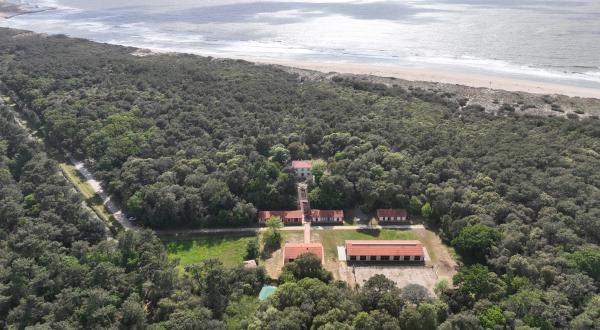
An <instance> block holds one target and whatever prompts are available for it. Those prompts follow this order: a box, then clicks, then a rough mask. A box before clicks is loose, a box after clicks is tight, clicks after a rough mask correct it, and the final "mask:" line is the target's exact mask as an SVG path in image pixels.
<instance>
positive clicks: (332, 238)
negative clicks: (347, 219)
mask: <svg viewBox="0 0 600 330" xmlns="http://www.w3.org/2000/svg"><path fill="white" fill-rule="evenodd" d="M283 239H284V241H285V240H289V241H292V240H296V241H299V240H301V239H302V234H301V233H299V232H284V233H283ZM359 239H360V240H373V239H382V240H384V239H407V240H416V239H418V237H417V234H416V233H415V232H413V231H411V230H397V229H381V230H378V229H374V230H371V229H369V230H362V229H361V230H313V231H312V232H311V241H313V242H321V244H323V249H324V250H325V256H326V258H328V259H332V260H337V247H338V246H340V245H344V241H345V240H359Z"/></svg>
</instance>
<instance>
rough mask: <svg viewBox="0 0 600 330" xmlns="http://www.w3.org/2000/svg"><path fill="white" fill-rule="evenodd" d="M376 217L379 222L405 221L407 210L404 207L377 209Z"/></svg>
mask: <svg viewBox="0 0 600 330" xmlns="http://www.w3.org/2000/svg"><path fill="white" fill-rule="evenodd" d="M377 219H378V220H379V221H380V222H392V221H407V220H408V212H407V211H406V210H405V209H378V210H377Z"/></svg>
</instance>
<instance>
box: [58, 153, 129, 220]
mask: <svg viewBox="0 0 600 330" xmlns="http://www.w3.org/2000/svg"><path fill="white" fill-rule="evenodd" d="M65 155H66V156H67V158H68V159H69V162H70V163H71V164H72V165H73V166H74V167H75V169H76V170H77V171H78V172H79V173H81V175H82V176H83V177H84V178H85V180H86V181H85V183H87V184H88V185H89V186H90V187H92V189H93V190H94V193H96V194H97V195H98V196H99V197H100V199H101V200H102V204H103V205H104V207H105V208H106V210H107V211H108V212H109V213H110V214H112V216H113V217H114V218H115V220H117V221H118V222H119V223H120V224H121V226H123V229H125V230H138V229H140V227H136V226H134V225H133V224H132V223H131V221H129V219H128V218H127V216H126V215H125V213H123V211H122V210H121V208H120V207H119V206H118V204H117V203H116V202H114V200H113V198H112V196H111V195H109V194H108V193H106V192H105V191H104V189H102V185H101V184H100V182H99V181H98V180H96V179H95V178H94V175H93V174H92V172H91V171H90V170H89V169H88V168H87V167H85V164H84V163H83V162H82V161H79V160H77V159H75V158H74V157H73V156H72V155H71V154H70V153H69V152H68V151H65Z"/></svg>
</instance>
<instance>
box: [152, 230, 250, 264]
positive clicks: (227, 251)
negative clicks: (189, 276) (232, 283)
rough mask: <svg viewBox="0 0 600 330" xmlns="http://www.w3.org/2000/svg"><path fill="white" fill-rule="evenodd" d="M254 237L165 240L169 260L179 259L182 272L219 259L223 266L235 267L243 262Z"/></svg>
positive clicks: (229, 236)
mask: <svg viewBox="0 0 600 330" xmlns="http://www.w3.org/2000/svg"><path fill="white" fill-rule="evenodd" d="M253 239H255V236H231V235H228V236H227V237H225V236H207V237H202V238H196V239H190V240H165V241H164V244H165V247H166V248H167V253H168V254H169V257H170V258H178V259H179V268H180V270H182V271H183V269H184V267H185V266H187V265H191V264H195V263H199V262H201V261H202V260H205V259H211V258H213V259H219V260H221V262H223V264H224V265H225V266H235V265H238V264H240V263H242V261H244V256H245V255H246V245H247V244H248V242H249V241H250V240H253Z"/></svg>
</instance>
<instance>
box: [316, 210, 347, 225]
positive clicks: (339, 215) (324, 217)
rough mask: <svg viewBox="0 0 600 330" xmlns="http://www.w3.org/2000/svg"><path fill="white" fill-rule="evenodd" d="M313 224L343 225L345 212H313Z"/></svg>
mask: <svg viewBox="0 0 600 330" xmlns="http://www.w3.org/2000/svg"><path fill="white" fill-rule="evenodd" d="M311 217H312V219H311V221H312V222H313V223H342V222H344V211H343V210H311Z"/></svg>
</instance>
